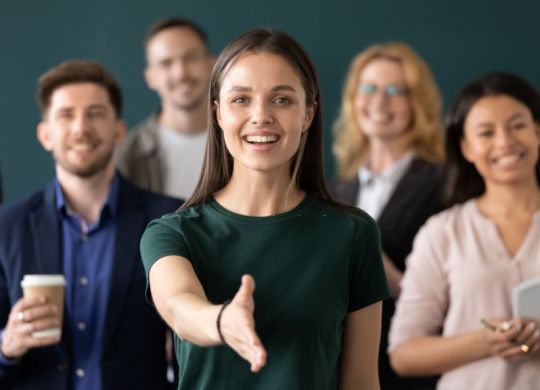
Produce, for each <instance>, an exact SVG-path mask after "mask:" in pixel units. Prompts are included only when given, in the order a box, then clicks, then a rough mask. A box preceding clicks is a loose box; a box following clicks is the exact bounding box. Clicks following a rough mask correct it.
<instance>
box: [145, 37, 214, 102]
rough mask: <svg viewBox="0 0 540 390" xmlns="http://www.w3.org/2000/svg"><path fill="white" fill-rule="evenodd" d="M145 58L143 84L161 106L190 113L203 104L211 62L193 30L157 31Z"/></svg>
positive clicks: (148, 46) (201, 41)
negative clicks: (154, 95) (152, 92)
mask: <svg viewBox="0 0 540 390" xmlns="http://www.w3.org/2000/svg"><path fill="white" fill-rule="evenodd" d="M146 58H147V63H148V65H147V68H146V72H145V77H146V82H147V84H148V86H149V87H150V88H151V89H153V90H154V91H156V92H157V93H158V95H159V96H160V98H161V100H162V104H163V105H164V106H171V107H174V108H176V109H179V110H187V111H190V110H193V109H196V108H198V107H199V106H200V105H202V104H204V103H205V101H206V92H207V89H208V81H209V78H210V72H211V69H212V64H213V61H212V58H211V57H210V56H209V55H208V51H207V48H206V46H205V43H204V42H203V40H202V39H201V37H200V36H199V35H197V33H195V31H193V30H192V29H191V28H188V27H175V28H168V29H165V30H163V31H160V32H159V33H157V34H156V35H155V36H154V37H152V38H151V39H150V41H149V42H148V44H147V48H146Z"/></svg>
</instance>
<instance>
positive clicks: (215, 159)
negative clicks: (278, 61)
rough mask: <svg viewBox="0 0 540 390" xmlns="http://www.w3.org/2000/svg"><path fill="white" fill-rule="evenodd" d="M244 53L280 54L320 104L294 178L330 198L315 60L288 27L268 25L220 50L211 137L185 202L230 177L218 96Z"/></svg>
mask: <svg viewBox="0 0 540 390" xmlns="http://www.w3.org/2000/svg"><path fill="white" fill-rule="evenodd" d="M244 53H271V54H275V55H278V56H281V57H282V58H284V59H285V60H287V61H288V62H289V64H290V65H291V66H292V67H293V68H294V70H295V71H296V72H297V74H298V76H299V78H300V80H301V82H302V85H303V87H304V90H305V92H306V104H307V105H314V106H315V113H314V117H313V121H312V122H311V126H310V127H309V129H308V131H306V132H304V135H303V136H302V140H301V142H300V147H299V150H298V152H297V153H296V155H295V157H294V158H293V162H292V164H291V183H293V184H294V185H297V186H298V187H299V188H301V189H302V190H304V191H307V192H314V193H317V194H319V195H320V196H321V197H322V198H325V199H328V200H331V196H330V195H329V193H328V190H327V189H326V184H325V182H324V166H323V165H324V164H323V157H322V117H321V111H322V102H321V96H320V89H319V78H318V75H317V70H316V68H315V64H314V63H313V62H312V60H311V59H310V58H309V56H308V54H307V53H306V52H305V51H304V49H303V48H302V47H301V46H300V44H298V42H296V41H295V40H294V39H293V38H291V37H290V36H288V35H287V34H285V33H282V32H279V31H273V30H267V29H263V28H256V29H253V30H250V31H248V32H246V33H244V34H242V35H240V36H239V37H237V38H236V39H234V40H232V41H231V42H230V43H229V44H228V45H227V46H226V47H225V48H224V49H223V51H222V52H221V54H220V55H219V57H218V59H217V61H216V64H215V66H214V69H213V71H212V76H211V78H210V88H209V96H208V107H209V115H208V142H207V144H206V154H205V157H204V163H203V169H202V172H201V176H200V178H199V183H198V184H197V187H196V188H195V191H194V193H193V195H192V196H191V198H189V199H188V200H187V201H186V202H185V203H184V205H183V206H182V207H183V208H186V207H189V206H192V205H196V204H202V203H204V202H205V201H206V200H207V199H208V198H209V197H211V196H212V194H214V193H215V192H216V191H218V190H220V189H222V188H223V187H224V186H225V185H226V184H227V183H228V182H229V180H230V178H231V175H232V168H233V157H232V156H231V154H230V153H229V151H228V150H227V146H226V144H225V139H224V137H223V131H221V129H220V127H219V124H218V122H217V116H216V110H215V109H214V102H219V91H220V89H221V84H222V82H223V79H224V77H225V75H226V74H227V72H228V71H229V69H230V68H231V66H232V65H234V63H235V62H236V61H237V60H238V59H239V58H240V56H241V55H242V54H244Z"/></svg>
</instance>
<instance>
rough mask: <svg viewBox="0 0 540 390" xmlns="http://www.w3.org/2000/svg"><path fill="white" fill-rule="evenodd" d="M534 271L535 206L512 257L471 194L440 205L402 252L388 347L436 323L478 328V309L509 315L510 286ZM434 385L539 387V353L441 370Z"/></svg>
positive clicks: (458, 389) (539, 260)
mask: <svg viewBox="0 0 540 390" xmlns="http://www.w3.org/2000/svg"><path fill="white" fill-rule="evenodd" d="M539 275H540V211H537V212H536V213H535V214H534V217H533V221H532V224H531V227H530V229H529V232H528V233H527V237H526V238H525V240H524V241H523V243H522V245H521V247H520V248H519V250H518V251H517V252H516V254H515V256H513V257H512V256H510V255H509V254H508V251H507V250H506V247H505V245H504V243H503V241H502V238H501V236H500V235H499V232H498V230H497V226H496V225H495V223H494V222H493V221H491V220H490V219H488V218H487V217H486V216H484V215H483V214H482V213H481V212H480V210H479V209H478V206H477V203H476V200H470V201H468V202H466V203H464V204H463V205H457V206H454V207H453V208H451V209H449V210H446V211H443V212H442V213H439V214H437V215H435V216H433V217H431V218H430V219H429V220H428V221H427V222H426V224H425V225H424V226H423V227H422V228H421V229H420V231H419V232H418V235H417V237H416V239H415V242H414V247H413V251H412V253H411V254H410V255H409V257H408V259H407V270H406V272H405V276H404V278H403V281H402V292H401V295H400V298H399V300H398V303H397V308H396V313H395V315H394V318H393V321H392V327H391V330H390V336H389V340H390V342H389V350H390V351H391V350H393V349H394V348H395V347H396V346H397V345H398V344H400V343H402V342H404V341H406V340H409V339H410V338H412V337H415V336H421V335H436V334H440V332H441V329H442V335H443V336H451V335H457V334H460V333H465V332H468V331H472V330H477V329H479V328H481V327H482V325H481V324H480V318H483V317H484V318H500V319H509V318H512V317H513V314H512V288H513V287H514V286H516V285H517V284H519V283H521V282H522V281H524V280H526V279H529V278H532V277H536V276H539ZM539 304H540V302H539ZM437 389H438V390H463V389H468V390H486V389H489V390H509V389H518V390H529V389H531V390H532V389H540V358H538V357H536V358H529V359H525V360H522V361H520V362H507V361H505V360H503V359H501V358H499V357H489V358H485V359H482V360H478V361H475V362H472V363H470V364H466V365H464V366H461V367H459V368H456V369H454V370H452V371H449V372H447V373H445V374H444V375H443V376H442V378H441V379H440V381H439V383H438V386H437Z"/></svg>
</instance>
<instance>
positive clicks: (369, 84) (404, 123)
mask: <svg viewBox="0 0 540 390" xmlns="http://www.w3.org/2000/svg"><path fill="white" fill-rule="evenodd" d="M354 107H355V112H356V122H357V124H358V126H359V128H360V130H361V131H362V132H363V133H364V134H365V135H366V137H368V138H371V139H373V138H377V139H378V140H380V141H385V140H391V139H394V138H397V137H400V136H402V135H403V134H404V133H405V131H406V130H407V129H408V128H409V126H410V124H411V121H412V116H413V113H412V109H411V105H410V102H409V98H408V96H407V84H406V82H405V75H404V73H403V66H402V65H401V63H400V62H399V61H395V60H391V59H387V58H376V59H374V60H372V61H370V62H369V63H368V64H367V65H366V67H365V68H364V69H363V71H362V72H361V74H360V77H359V79H358V86H357V92H356V95H355V98H354Z"/></svg>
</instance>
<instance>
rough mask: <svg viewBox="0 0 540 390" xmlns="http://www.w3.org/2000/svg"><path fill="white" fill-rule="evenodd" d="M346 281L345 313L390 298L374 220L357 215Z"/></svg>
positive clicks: (377, 230) (379, 240) (378, 234)
mask: <svg viewBox="0 0 540 390" xmlns="http://www.w3.org/2000/svg"><path fill="white" fill-rule="evenodd" d="M353 245H354V248H355V250H354V251H353V257H352V262H351V267H350V269H351V271H350V281H349V286H350V287H349V290H350V292H349V297H350V299H349V312H353V311H356V310H359V309H362V308H363V307H366V306H369V305H371V304H373V303H375V302H378V301H382V300H383V299H386V298H389V297H390V291H389V289H388V285H387V283H386V276H385V273H384V267H383V263H382V257H381V239H380V233H379V228H378V227H377V224H376V223H375V221H373V220H372V219H371V218H369V217H367V216H361V217H359V220H358V223H357V226H356V234H355V242H354V243H353Z"/></svg>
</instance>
